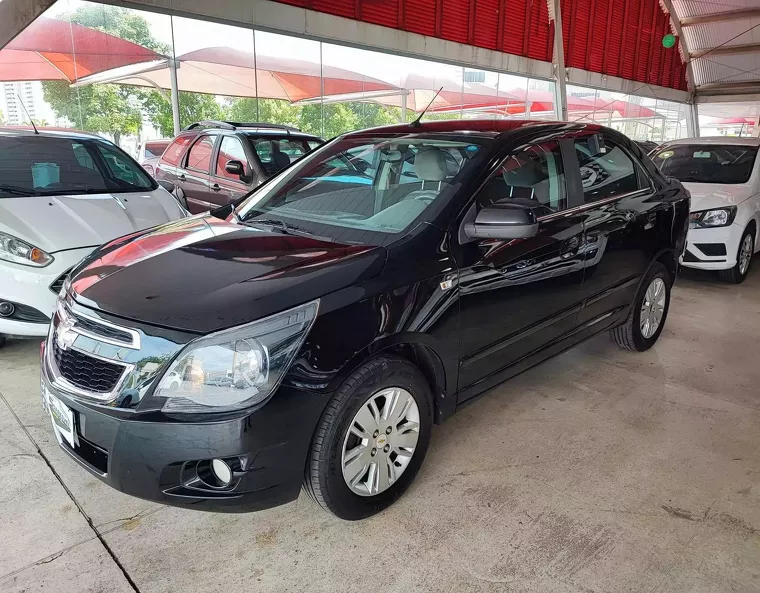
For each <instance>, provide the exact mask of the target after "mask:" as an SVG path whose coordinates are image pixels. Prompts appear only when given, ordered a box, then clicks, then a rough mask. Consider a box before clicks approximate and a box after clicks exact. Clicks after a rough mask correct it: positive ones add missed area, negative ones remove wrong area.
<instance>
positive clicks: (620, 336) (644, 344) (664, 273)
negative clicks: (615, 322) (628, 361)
mask: <svg viewBox="0 0 760 593" xmlns="http://www.w3.org/2000/svg"><path fill="white" fill-rule="evenodd" d="M655 278H661V279H662V280H663V282H664V283H665V307H664V310H663V315H662V319H661V320H660V325H659V327H658V328H657V331H656V332H655V333H654V334H653V335H652V336H651V337H649V338H645V337H644V335H643V334H642V333H641V305H642V303H643V300H644V296H645V295H646V291H647V288H649V285H650V284H651V283H652V281H653V280H654V279H655ZM671 284H672V280H671V278H670V273H668V269H667V268H666V267H665V266H664V265H662V264H661V263H660V262H655V263H653V264H652V266H651V267H650V268H649V272H647V275H646V276H645V277H644V280H643V281H642V283H641V285H640V286H639V290H638V292H637V293H636V298H635V299H634V300H633V305H632V306H631V311H630V313H629V314H628V318H627V319H626V320H625V323H623V324H622V325H619V326H617V327H615V328H613V329H612V330H610V335H611V336H612V339H613V340H615V343H616V344H617V345H618V346H620V347H621V348H622V349H623V350H635V351H637V352H644V351H645V350H649V349H650V348H651V347H652V346H654V343H655V342H656V341H657V338H659V337H660V334H661V333H662V328H663V327H665V322H666V321H667V319H668V310H669V309H670V287H671Z"/></svg>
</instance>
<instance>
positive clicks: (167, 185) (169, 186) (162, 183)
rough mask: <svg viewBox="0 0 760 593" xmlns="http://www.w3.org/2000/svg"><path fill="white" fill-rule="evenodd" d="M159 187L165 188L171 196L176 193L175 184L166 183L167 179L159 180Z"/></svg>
mask: <svg viewBox="0 0 760 593" xmlns="http://www.w3.org/2000/svg"><path fill="white" fill-rule="evenodd" d="M158 185H160V186H161V187H163V188H164V189H165V190H166V191H168V192H169V193H170V194H173V193H174V184H173V183H172V182H171V181H166V180H165V179H159V180H158Z"/></svg>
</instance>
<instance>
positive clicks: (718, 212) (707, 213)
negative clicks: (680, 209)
mask: <svg viewBox="0 0 760 593" xmlns="http://www.w3.org/2000/svg"><path fill="white" fill-rule="evenodd" d="M734 218H736V206H728V207H726V208H716V209H715V210H702V211H701V212H692V213H691V214H689V222H690V225H689V226H690V227H691V228H708V227H719V226H728V225H730V224H731V223H733V222H734Z"/></svg>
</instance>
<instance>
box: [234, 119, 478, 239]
mask: <svg viewBox="0 0 760 593" xmlns="http://www.w3.org/2000/svg"><path fill="white" fill-rule="evenodd" d="M484 142H489V140H487V139H483V138H461V137H460V138H456V137H453V136H452V137H441V136H438V135H431V134H427V135H404V136H400V137H394V138H388V137H385V138H344V139H339V140H337V141H335V142H331V143H330V144H328V145H326V146H325V147H323V148H321V149H319V150H317V151H316V152H314V153H313V154H312V155H311V156H310V157H306V158H304V159H303V160H302V161H301V162H300V163H299V164H297V165H295V166H294V167H293V168H292V169H290V170H289V171H288V172H287V173H284V174H283V175H281V176H279V177H276V178H274V179H273V180H272V181H270V182H269V183H267V184H265V185H264V186H262V187H261V188H260V189H259V190H257V191H256V192H254V193H253V194H252V195H251V196H250V197H249V198H248V199H247V200H246V201H245V202H244V203H243V204H242V206H241V208H240V212H239V215H240V218H241V219H242V220H243V221H244V222H256V221H260V222H261V221H267V220H271V219H275V220H278V221H282V222H285V223H286V224H288V225H295V226H296V227H298V228H299V229H305V230H307V231H308V232H311V233H314V234H317V235H320V236H322V237H327V238H331V239H333V240H336V241H342V242H351V243H360V244H383V243H384V242H386V241H388V240H391V239H392V236H393V235H397V234H399V233H402V232H404V231H406V230H407V229H408V228H410V226H411V225H412V223H413V222H414V221H415V220H417V219H418V218H419V217H420V216H421V215H422V214H423V212H424V211H425V210H427V209H428V208H430V207H431V205H432V204H434V203H439V202H441V201H447V200H449V199H450V197H451V195H453V193H454V191H456V189H457V188H458V187H459V186H460V185H461V183H462V182H463V180H464V179H465V177H466V176H468V175H470V174H471V172H473V171H475V170H476V169H477V165H476V161H479V160H480V159H479V158H478V156H479V154H480V153H482V152H483V151H482V150H481V148H482V146H483V143H484Z"/></svg>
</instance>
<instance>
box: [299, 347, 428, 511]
mask: <svg viewBox="0 0 760 593" xmlns="http://www.w3.org/2000/svg"><path fill="white" fill-rule="evenodd" d="M432 417H433V412H432V403H431V394H430V388H429V386H428V384H427V381H426V380H425V377H424V376H423V375H422V373H421V372H420V371H419V369H417V367H415V366H414V365H413V364H411V363H410V362H408V361H406V360H403V359H400V358H391V357H380V358H376V359H373V360H371V361H369V362H367V363H365V364H364V365H362V366H361V367H359V368H358V369H357V370H356V371H355V372H354V373H353V374H352V375H351V376H350V377H349V378H348V379H347V380H346V381H345V382H344V383H343V385H342V386H341V387H340V388H339V389H338V391H337V392H336V394H335V396H334V397H333V399H332V400H331V401H330V403H329V404H328V405H327V408H326V409H325V411H324V413H323V414H322V418H321V419H320V422H319V425H318V427H317V430H316V433H315V435H314V440H313V441H312V445H311V450H310V452H309V458H308V461H307V465H306V471H305V475H304V489H305V490H306V492H307V493H308V494H309V495H310V496H311V497H312V498H313V499H314V500H315V501H316V502H317V503H318V504H319V505H320V506H322V507H323V508H324V509H326V510H328V511H330V512H332V513H334V514H335V515H337V516H338V517H340V518H341V519H347V520H349V521H355V520H357V519H364V518H365V517H369V516H371V515H374V514H375V513H378V512H380V511H382V510H383V509H385V508H386V507H388V506H390V505H391V504H393V503H394V502H395V501H396V500H397V499H398V498H399V497H400V496H401V495H402V494H403V493H404V491H405V490H406V489H407V487H408V486H409V485H410V484H411V483H412V481H413V480H414V478H415V476H416V475H417V472H418V471H419V469H420V467H421V466H422V461H423V460H424V459H425V454H426V453H427V448H428V444H429V443H430V433H431V428H432Z"/></svg>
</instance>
